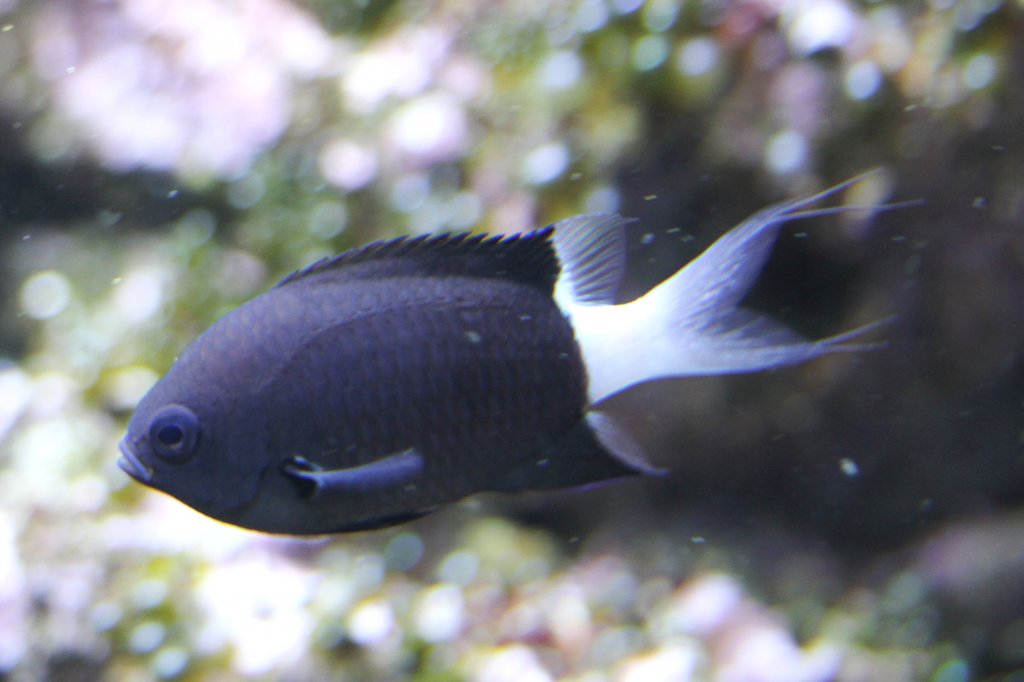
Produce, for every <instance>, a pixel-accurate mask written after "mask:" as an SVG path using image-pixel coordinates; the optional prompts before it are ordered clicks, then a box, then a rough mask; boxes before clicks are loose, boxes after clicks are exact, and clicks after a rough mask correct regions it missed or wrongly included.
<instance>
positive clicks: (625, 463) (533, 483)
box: [490, 412, 666, 492]
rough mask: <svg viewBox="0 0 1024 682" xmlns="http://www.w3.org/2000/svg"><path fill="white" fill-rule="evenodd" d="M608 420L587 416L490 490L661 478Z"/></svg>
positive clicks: (572, 485)
mask: <svg viewBox="0 0 1024 682" xmlns="http://www.w3.org/2000/svg"><path fill="white" fill-rule="evenodd" d="M665 473H666V472H665V471H664V470H662V469H658V468H656V467H653V466H651V465H650V464H649V463H648V462H647V461H646V459H645V458H644V456H643V453H642V452H641V450H640V446H639V445H637V444H636V443H635V442H634V441H633V439H632V438H631V437H630V436H629V435H628V434H626V433H625V431H623V430H622V429H621V428H620V427H619V426H618V425H617V424H616V423H615V422H614V421H613V420H612V419H611V418H610V417H608V416H607V415H605V414H603V413H600V412H590V413H588V414H587V415H586V417H585V418H584V419H583V420H581V421H580V423H579V424H577V425H576V426H574V427H573V428H572V429H571V430H570V431H569V432H568V433H566V434H565V436H563V437H562V438H561V439H560V440H558V441H557V442H555V443H554V444H553V445H551V446H550V447H548V448H545V449H544V450H542V451H541V452H540V453H539V454H538V455H536V456H534V457H531V458H529V459H527V460H526V461H524V462H522V463H521V464H519V465H518V466H516V467H514V468H512V469H511V470H508V471H505V472H503V473H502V474H501V475H500V476H499V477H498V478H497V480H496V481H494V482H493V483H492V485H491V486H490V489H491V490H497V491H501V492H514V491H520V490H546V489H553V488H573V487H577V486H583V485H588V484H591V483H598V482H600V481H607V480H610V479H615V478H624V477H626V476H637V475H640V474H647V475H662V474H665Z"/></svg>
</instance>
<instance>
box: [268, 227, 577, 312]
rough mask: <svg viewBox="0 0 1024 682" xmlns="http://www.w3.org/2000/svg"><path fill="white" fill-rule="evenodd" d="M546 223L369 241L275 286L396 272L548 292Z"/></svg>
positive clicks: (550, 260)
mask: <svg viewBox="0 0 1024 682" xmlns="http://www.w3.org/2000/svg"><path fill="white" fill-rule="evenodd" d="M552 232H553V229H552V228H550V227H547V228H544V229H542V230H537V231H534V232H527V233H522V234H513V235H492V236H488V235H485V234H477V235H473V234H469V233H460V234H451V233H444V234H436V235H423V236H419V237H399V238H398V239H389V240H385V241H378V242H373V243H372V244H367V245H366V246H362V247H359V248H356V249H352V250H350V251H346V252H344V253H342V254H340V255H337V256H334V257H331V258H324V259H322V260H319V261H317V262H316V263H313V264H312V265H310V266H308V267H306V268H303V269H302V270H297V271H296V272H293V273H292V274H290V275H288V276H287V277H285V278H284V279H283V280H281V281H280V282H279V283H278V285H277V286H279V287H281V286H286V285H288V284H293V283H295V282H300V281H307V280H310V279H313V278H320V277H327V278H329V279H330V280H331V281H332V282H337V281H351V280H365V279H390V278H394V277H445V276H470V277H484V278H494V279H508V280H512V281H516V282H521V283H523V284H528V285H530V286H535V287H538V288H540V289H541V290H543V291H544V292H545V293H547V294H548V295H552V294H553V293H554V289H555V281H556V280H557V279H558V273H559V263H558V257H557V256H556V255H555V249H554V245H553V244H552V242H551V234H552Z"/></svg>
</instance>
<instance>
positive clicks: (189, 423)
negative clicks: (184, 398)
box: [149, 405, 199, 463]
mask: <svg viewBox="0 0 1024 682" xmlns="http://www.w3.org/2000/svg"><path fill="white" fill-rule="evenodd" d="M149 445H150V447H151V448H152V449H153V452H155V453H156V454H157V455H159V456H160V457H162V458H163V459H166V460H167V461H169V462H176V463H180V462H184V461H185V460H186V459H188V458H189V457H190V456H191V455H192V454H193V453H194V452H195V450H196V446H197V445H199V419H198V418H197V417H196V415H195V414H194V413H193V412H192V410H190V409H188V408H187V407H183V406H182V405H166V406H164V407H162V408H160V409H159V410H158V411H157V413H156V414H155V415H153V421H151V422H150V424H149Z"/></svg>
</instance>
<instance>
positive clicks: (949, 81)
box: [0, 0, 1024, 682]
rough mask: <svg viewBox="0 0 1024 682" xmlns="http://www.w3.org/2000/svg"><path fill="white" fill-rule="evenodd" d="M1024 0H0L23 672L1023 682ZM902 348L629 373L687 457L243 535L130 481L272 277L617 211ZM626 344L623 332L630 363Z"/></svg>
mask: <svg viewBox="0 0 1024 682" xmlns="http://www.w3.org/2000/svg"><path fill="white" fill-rule="evenodd" d="M1021 35H1024V3H1022V2H1020V0H1002V1H1001V0H968V1H964V2H956V1H955V0H928V1H923V0H922V1H919V2H906V3H899V2H891V1H888V0H877V1H863V2H854V1H852V0H745V1H741V0H732V1H730V0H689V1H684V0H652V1H650V2H640V1H639V0H573V1H569V0H554V1H550V0H549V1H543V2H542V1H540V0H528V1H525V2H516V3H511V2H497V1H493V0H490V1H487V0H485V1H469V0H448V1H444V0H438V1H436V2H426V1H415V0H372V1H371V0H361V1H359V0H357V1H351V2H350V1H348V0H304V1H300V0H175V2H173V3H168V2H158V1H157V0H0V680H5V681H6V680H10V681H12V682H23V681H34V680H54V681H65V680H68V681H75V680H119V681H120V680H130V681H135V680H137V681H144V680H188V681H205V680H210V681H212V680H232V679H239V680H241V679H246V680H248V679H254V680H278V679H280V680H294V681H305V680H325V679H335V680H416V681H420V682H449V681H450V682H456V681H460V680H470V681H477V682H504V681H506V680H507V681H509V682H512V681H516V682H520V681H524V682H546V681H551V680H573V681H577V682H604V681H614V682H641V681H642V682H669V681H683V680H715V681H722V682H726V681H728V682H746V681H751V682H754V681H765V682H769V681H778V682H804V681H806V682H815V681H826V680H838V681H842V682H859V681H862V680H863V681H867V680H890V681H895V682H899V681H903V680H908V681H909V680H931V681H934V682H961V681H966V680H975V679H977V680H1000V681H1006V682H1010V681H1015V682H1021V681H1024V354H1022V350H1024V41H1022V40H1021V39H1020V36H1021ZM873 167H879V168H881V171H880V172H878V173H876V174H874V175H872V176H870V177H869V178H868V179H866V180H865V181H864V182H862V183H861V184H859V185H857V186H856V187H854V188H852V189H851V190H850V191H849V192H847V194H846V196H845V198H844V201H846V202H848V203H851V204H865V203H875V202H882V201H899V200H905V199H915V198H921V199H924V200H925V203H924V204H923V205H921V206H916V207H912V208H905V209H901V210H898V211H893V212H887V213H884V214H877V215H872V214H870V213H869V214H864V213H848V214H844V215H841V216H838V217H826V218H819V219H815V220H813V221H804V222H800V223H798V224H795V225H793V226H790V227H789V228H786V229H784V231H783V234H782V237H781V239H780V241H779V244H778V246H777V248H776V251H775V254H774V255H773V257H772V260H771V261H770V262H769V264H768V267H767V269H766V271H765V273H764V275H763V277H762V278H761V280H760V282H759V284H758V285H757V286H756V288H755V291H754V293H753V294H752V295H751V297H750V298H749V299H748V303H749V305H751V306H752V307H755V308H758V309H760V310H763V311H765V312H768V313H770V314H771V315H773V316H775V317H777V318H778V319H780V320H782V321H784V322H786V323H787V324H790V325H792V326H794V327H796V328H798V329H799V330H801V331H802V332H804V333H806V334H808V335H809V336H812V337H821V336H826V335H829V334H833V333H838V332H841V331H844V330H847V329H850V328H853V327H856V326H858V325H861V324H864V323H867V322H870V321H872V320H875V319H881V318H885V317H888V316H895V319H894V321H893V322H891V323H890V324H889V325H888V326H886V327H884V328H883V329H882V330H881V332H880V333H879V336H881V337H883V338H884V339H885V340H886V341H887V343H886V345H885V347H884V348H881V349H878V350H875V351H872V352H869V353H864V354H856V355H842V356H836V357H830V358H825V359H819V360H816V361H814V362H812V363H809V364H807V365H804V366H800V367H796V368H790V369H785V370H780V371H776V372H770V373H764V374H756V375H749V376H735V377H709V378H699V379H687V380H680V381H670V382H663V383H659V384H657V385H650V386H644V387H641V388H638V389H635V390H632V391H630V392H628V393H627V394H625V395H621V396H617V397H615V398H613V399H612V401H611V402H612V405H611V409H613V410H615V411H616V413H617V414H619V415H621V416H622V418H624V419H625V420H626V422H627V423H628V424H629V425H630V427H631V429H632V432H633V433H634V434H635V435H636V436H637V438H638V439H639V440H640V441H641V442H642V443H643V445H644V446H645V448H646V449H647V450H648V451H649V452H650V453H651V457H652V459H653V460H654V462H655V464H657V465H658V466H662V467H666V468H669V469H671V470H672V472H673V474H672V475H671V476H668V477H664V478H644V479H642V480H640V479H634V480H629V481H625V482H621V483H615V484H612V485H607V486H600V487H597V488H594V489H590V490H583V491H562V492H554V493H543V494H525V495H517V496H504V495H498V494H490V495H480V496H476V497H473V498H470V499H468V500H466V501H464V502H462V503H460V504H458V505H456V506H454V507H451V508H448V509H445V510H443V511H440V512H438V513H436V514H433V515H431V516H428V517H425V518H424V519H422V520H419V521H416V522H414V523H410V524H407V525H405V526H400V527H397V528H393V529H388V530H382V531H376V532H368V533H360V534H354V535H339V536H334V537H327V538H319V539H312V540H299V539H290V538H283V537H272V536H266V535H260V534H257V533H251V532H247V531H243V530H240V529H236V528H233V527H230V526H226V525H223V524H220V523H218V522H215V521H212V520H210V519H208V518H206V517H203V516H201V515H199V514H197V513H196V512H193V511H192V510H190V509H188V508H187V507H185V506H184V505H182V504H180V503H178V502H176V501H175V500H172V499H171V498H169V497H166V496H163V495H161V494H159V493H155V492H152V491H150V490H148V489H145V488H144V487H143V486H140V485H137V484H135V483H133V482H131V481H130V480H129V479H128V477H127V476H126V475H125V474H124V473H123V472H122V471H120V470H119V469H118V468H117V466H116V465H115V461H116V459H117V442H118V440H119V439H120V437H121V436H122V434H123V431H124V428H125V424H126V422H127V418H128V416H129V415H130V413H131V411H132V409H133V407H134V405H135V403H136V402H137V400H138V399H139V398H140V397H141V396H142V395H143V394H144V393H145V391H146V390H147V389H148V388H149V386H151V385H152V383H153V382H154V381H155V380H156V379H157V378H158V377H159V376H160V375H162V374H163V372H164V371H166V369H167V368H168V367H169V366H170V364H171V363H172V362H173V360H174V358H175V356H176V354H177V353H178V352H180V350H181V349H183V348H184V347H185V346H186V345H187V344H188V343H189V342H190V341H191V340H192V339H193V338H195V336H196V335H197V334H198V333H199V332H201V331H202V330H203V329H205V328H206V327H207V326H208V325H209V324H210V323H212V322H213V321H214V320H215V319H217V318H218V317H219V316H220V315H222V314H223V313H225V312H226V311H227V310H230V309H231V308H233V307H235V306H237V305H238V304H240V303H241V302H243V301H245V300H247V299H249V298H251V297H252V296H254V295H256V294H258V293H260V292H262V291H264V290H266V289H267V288H268V287H270V286H272V285H273V283H275V282H276V281H278V280H279V279H280V278H281V277H283V276H284V275H286V274H287V273H289V272H291V271H293V270H295V269H297V268H299V267H302V266H304V265H307V264H308V263H310V262H312V261H314V260H316V259H317V258H320V257H322V256H325V255H329V254H333V253H337V252H339V251H341V250H344V249H346V248H350V247H352V246H356V245H359V244H363V243H366V242H368V241H371V240H373V239H379V238H386V237H394V236H398V235H402V234H410V233H424V232H431V231H439V230H453V231H465V230H476V229H484V230H489V231H504V232H517V231H522V230H526V229H530V228H533V227H538V226H542V225H545V224H548V223H551V222H554V221H557V220H560V219H562V218H565V217H567V216H570V215H573V214H576V213H582V212H594V211H615V212H619V213H622V214H623V215H629V216H635V217H637V218H639V223H638V224H636V225H634V226H633V228H632V231H631V232H630V234H629V238H630V264H629V281H628V283H627V286H626V290H625V291H624V292H623V297H624V299H625V298H630V297H633V296H636V295H639V294H640V293H642V292H643V291H645V290H646V289H647V288H649V287H650V286H652V285H653V284H655V283H657V282H658V281H659V280H661V279H662V278H664V277H665V276H667V275H668V274H670V273H672V272H674V271H675V270H676V269H678V268H679V267H680V265H681V264H683V263H685V262H686V261H687V260H688V259H690V258H692V257H694V256H695V255H696V254H698V253H700V251H701V250H702V249H703V248H704V247H706V246H707V245H708V244H709V243H711V241H713V240H714V239H715V238H716V237H718V236H719V235H721V234H723V233H724V232H725V231H726V230H727V229H728V228H729V227H731V226H732V225H734V224H736V223H737V222H738V221H740V220H741V219H743V218H744V217H746V216H747V215H749V214H750V213H752V212H753V211H755V210H757V209H758V208H761V207H762V206H764V205H767V204H769V203H771V202H774V201H777V200H780V199H783V198H787V197H793V196H799V195H803V194H807V193H809V192H812V191H815V190H818V189H821V188H823V187H825V186H827V185H830V184H832V183H835V182H838V181H840V180H844V179H846V178H848V177H851V176H853V175H855V174H857V173H859V172H861V171H864V170H867V169H870V168H873ZM623 352H624V353H628V352H630V349H623Z"/></svg>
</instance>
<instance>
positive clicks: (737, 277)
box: [119, 203, 856, 534]
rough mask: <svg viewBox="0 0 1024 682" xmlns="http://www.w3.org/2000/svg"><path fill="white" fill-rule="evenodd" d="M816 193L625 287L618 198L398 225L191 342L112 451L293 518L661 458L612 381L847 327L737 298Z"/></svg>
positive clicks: (410, 511)
mask: <svg viewBox="0 0 1024 682" xmlns="http://www.w3.org/2000/svg"><path fill="white" fill-rule="evenodd" d="M804 205H805V204H804V203H793V204H788V205H783V206H782V207H776V208H775V209H769V210H768V211H766V212H762V213H761V214H758V215H757V216H754V218H751V219H750V220H748V221H747V222H746V223H744V224H742V225H740V226H739V227H738V228H736V230H734V231H733V232H731V233H729V235H726V237H723V238H722V240H720V241H719V242H717V243H716V244H715V245H713V246H712V247H711V248H709V249H708V251H707V252H705V254H704V255H702V256H701V257H700V258H698V259H697V260H696V261H694V262H693V263H691V264H690V265H689V266H687V268H684V269H683V270H681V271H680V272H679V273H677V274H676V275H674V276H673V277H672V278H669V280H666V282H664V283H663V284H662V285H659V287H656V288H655V289H654V290H652V292H651V293H650V294H648V295H646V296H644V297H642V298H640V299H637V301H634V302H631V303H629V304H624V305H615V301H614V295H615V291H616V289H617V287H618V282H619V279H620V277H621V271H622V268H623V264H624V253H625V250H624V249H625V247H624V240H623V238H622V228H623V225H624V224H625V222H626V221H624V220H623V219H621V218H619V217H618V216H580V217H577V218H572V219H569V220H567V221H563V222H562V223H559V224H557V225H555V226H554V227H553V228H547V229H545V230H540V231H538V232H533V233H529V234H523V235H515V236H511V237H503V238H499V237H490V238H485V237H482V236H477V237H471V236H467V235H440V236H434V237H428V238H417V239H399V240H392V241H389V242H380V243H376V244H373V245H370V246H367V247H363V248H361V249H356V250H353V251H350V252H347V253H345V254H342V255H341V256H339V257H336V258H334V259H331V260H326V261H322V262H320V263H317V264H314V265H313V266H311V267H309V268H307V269H305V270H302V271H299V272H297V273H295V274H293V275H291V276H289V277H288V278H286V279H285V280H284V281H283V282H281V284H279V285H278V286H277V287H275V288H274V289H271V290H270V291H268V292H267V293H265V294H263V295H262V296H258V297H256V298H255V299H253V300H251V301H249V302H248V303H246V304H245V305H243V306H241V307H240V308H238V309H236V310H235V311H233V312H231V313H229V314H228V315H226V316H225V317H223V318H222V319H221V320H219V321H218V322H217V323H216V324H214V325H213V326H212V327H211V328H210V329H209V330H207V331H206V332H205V333H204V334H203V335H201V336H200V337H199V338H198V339H197V340H196V341H195V342H194V343H193V345H192V346H190V347H189V348H188V349H187V350H186V351H185V352H184V353H183V354H182V356H181V358H180V359H179V360H178V361H177V362H176V363H175V365H174V367H173V368H172V369H171V370H170V371H169V372H168V374H167V375H166V376H165V377H164V378H163V379H162V380H161V381H160V382H158V383H157V385H156V386H154V387H153V389H152V390H151V391H150V392H149V393H148V394H147V395H146V397H145V398H144V399H143V400H142V401H141V403H140V404H139V406H138V409H137V410H136V413H135V415H134V416H133V417H132V420H131V423H130V424H129V430H128V434H127V435H126V437H125V439H124V441H123V442H122V444H121V450H122V453H123V454H124V457H122V459H121V460H120V462H119V463H120V465H121V466H122V468H123V469H124V470H125V471H126V472H127V473H129V474H130V475H131V476H132V477H134V478H136V479H137V480H139V481H141V482H143V483H146V484H147V485H150V486H152V487H154V488H157V489H159V490H162V491H164V492H166V493H168V494H170V495H172V496H174V497H176V498H178V499H180V500H181V501H182V502H185V503H186V504H188V505H190V506H192V507H194V508H195V509H197V510H199V511H201V512H203V513H205V514H208V515H210V516H213V517H215V518H217V519H220V520H222V521H226V522H228V523H233V524H236V525H240V526H244V527H247V528H252V529H256V530H262V531H266V532H276V533H292V534H318V533H329V532H338V531H351V530H361V529H368V528H376V527H381V526H386V525H391V524H395V523H399V522H402V521H406V520H409V519H411V518H415V517H416V516H419V515H422V514H424V513H427V512H429V511H431V510H434V509H436V508H438V507H441V506H443V505H445V504H449V503H451V502H454V501H456V500H459V499H461V498H463V497H466V496H468V495H470V494H473V493H476V492H480V491H487V490H499V491H514V490H523V489H544V488H559V487H568V486H576V485H582V484H586V483H591V482H595V481H601V480H605V479H610V478H617V477H622V476H628V475H632V474H637V473H649V472H652V471H653V469H652V468H651V467H650V466H649V465H647V464H645V462H644V460H643V457H642V454H641V453H640V452H639V449H638V448H637V447H636V446H635V445H634V444H633V442H632V440H631V439H630V438H629V436H628V435H627V434H625V433H624V432H623V431H622V430H621V429H619V428H618V426H617V425H616V424H615V423H614V422H612V421H611V420H610V419H608V418H607V417H605V416H604V415H602V414H601V413H600V412H599V411H598V410H597V409H595V404H597V403H599V401H600V400H602V399H603V398H605V397H607V396H608V395H611V394H613V393H616V392H618V391H621V390H623V389H624V388H627V387H628V386H630V385H633V384H636V383H640V382H643V381H647V380H650V379H655V378H658V377H662V376H683V375H688V374H701V373H705V374H707V373H721V372H729V371H748V370H752V369H760V368H764V367H774V366H779V365H782V364H790V363H793V362H799V361H802V360H806V359H809V358H811V357H815V356H817V355H822V354H825V353H830V352H834V351H837V350H849V349H851V348H856V346H851V345H848V344H842V343H840V341H842V340H844V339H846V338H849V335H847V336H844V337H836V338H834V339H827V340H824V341H816V342H815V341H807V340H804V339H802V338H800V337H798V336H797V335H796V334H795V333H793V332H791V331H790V330H788V329H786V328H785V327H783V326H782V325H779V324H778V323H775V322H773V321H771V320H769V319H768V318H765V317H763V316H760V315H758V314H756V313H753V312H750V311H746V310H744V309H742V308H737V303H738V301H739V298H740V297H741V295H742V294H743V293H745V292H746V290H747V288H749V286H750V284H751V283H752V281H753V279H754V277H755V276H756V274H757V272H758V271H759V270H760V267H761V264H762V263H763V261H764V259H765V258H766V257H767V253H768V251H769V250H770V248H771V244H772V242H773V241H774V237H775V234H776V232H777V228H778V226H779V225H781V223H782V222H784V220H785V219H788V218H791V217H800V216H801V215H804V214H814V213H815V212H813V211H806V212H804V214H800V213H797V212H796V210H797V209H799V208H802V207H803V206H804ZM824 210H825V211H828V209H824ZM771 211H774V213H772V212H771ZM819 213H820V211H819ZM744 230H745V231H746V232H744ZM730 237H731V238H732V243H730V242H729V239H730ZM723 244H724V245H723ZM716 249H717V250H716ZM709 256H710V257H709ZM716 278H717V281H716Z"/></svg>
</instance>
